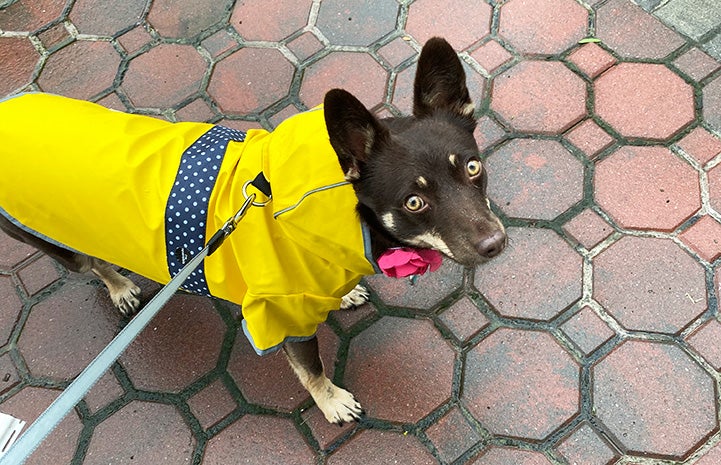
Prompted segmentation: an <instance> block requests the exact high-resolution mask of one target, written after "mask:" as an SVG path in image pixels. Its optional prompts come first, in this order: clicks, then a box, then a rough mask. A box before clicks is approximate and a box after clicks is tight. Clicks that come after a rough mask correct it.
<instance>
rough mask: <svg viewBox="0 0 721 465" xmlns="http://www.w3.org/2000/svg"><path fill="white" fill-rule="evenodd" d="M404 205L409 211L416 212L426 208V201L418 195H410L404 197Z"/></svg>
mask: <svg viewBox="0 0 721 465" xmlns="http://www.w3.org/2000/svg"><path fill="white" fill-rule="evenodd" d="M405 207H406V210H408V211H409V212H413V213H417V212H419V211H421V210H423V209H425V208H426V201H425V200H423V199H422V198H421V197H420V196H418V195H410V196H408V198H407V199H406V204H405Z"/></svg>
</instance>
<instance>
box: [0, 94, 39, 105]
mask: <svg viewBox="0 0 721 465" xmlns="http://www.w3.org/2000/svg"><path fill="white" fill-rule="evenodd" d="M41 93H42V92H20V93H19V94H13V95H6V96H5V97H2V98H0V103H3V102H7V101H8V100H12V99H14V98H17V97H22V96H23V95H29V94H41Z"/></svg>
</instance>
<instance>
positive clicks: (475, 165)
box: [466, 158, 483, 179]
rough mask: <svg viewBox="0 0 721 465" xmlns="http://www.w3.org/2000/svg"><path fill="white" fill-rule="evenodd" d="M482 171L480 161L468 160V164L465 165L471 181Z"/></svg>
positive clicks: (475, 159)
mask: <svg viewBox="0 0 721 465" xmlns="http://www.w3.org/2000/svg"><path fill="white" fill-rule="evenodd" d="M482 170H483V166H482V165H481V160H478V159H477V158H472V159H470V160H468V163H466V171H467V172H468V176H470V177H471V179H475V178H477V177H478V175H480V174H481V171H482Z"/></svg>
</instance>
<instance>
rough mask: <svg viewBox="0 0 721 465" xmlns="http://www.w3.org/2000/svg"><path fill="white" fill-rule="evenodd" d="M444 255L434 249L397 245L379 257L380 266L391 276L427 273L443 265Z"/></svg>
mask: <svg viewBox="0 0 721 465" xmlns="http://www.w3.org/2000/svg"><path fill="white" fill-rule="evenodd" d="M442 261H443V256H442V255H441V253H440V252H438V251H437V250H433V249H412V248H410V247H397V248H393V249H388V250H386V251H385V252H383V254H382V255H381V256H380V258H378V267H380V269H381V271H382V272H383V274H384V275H386V276H390V277H391V278H405V277H407V276H413V275H421V274H425V273H426V272H427V271H436V270H437V269H438V268H440V267H441V263H442Z"/></svg>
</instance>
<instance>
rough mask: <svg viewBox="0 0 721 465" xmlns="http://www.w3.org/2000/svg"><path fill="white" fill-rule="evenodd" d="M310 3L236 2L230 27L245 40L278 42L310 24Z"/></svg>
mask: <svg viewBox="0 0 721 465" xmlns="http://www.w3.org/2000/svg"><path fill="white" fill-rule="evenodd" d="M311 5H312V1H311V0H302V1H299V0H286V1H278V2H275V3H274V4H273V8H268V3H267V2H265V1H263V0H245V1H242V2H236V4H235V8H234V9H233V14H232V16H231V17H230V25H231V26H233V27H234V28H235V30H236V31H238V33H239V34H240V35H241V36H243V38H244V39H245V40H266V41H269V42H278V41H281V40H283V39H284V38H286V37H288V36H289V35H291V34H292V33H294V32H295V31H298V30H300V29H302V28H303V27H304V26H305V25H306V24H308V14H309V13H310V8H311Z"/></svg>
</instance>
